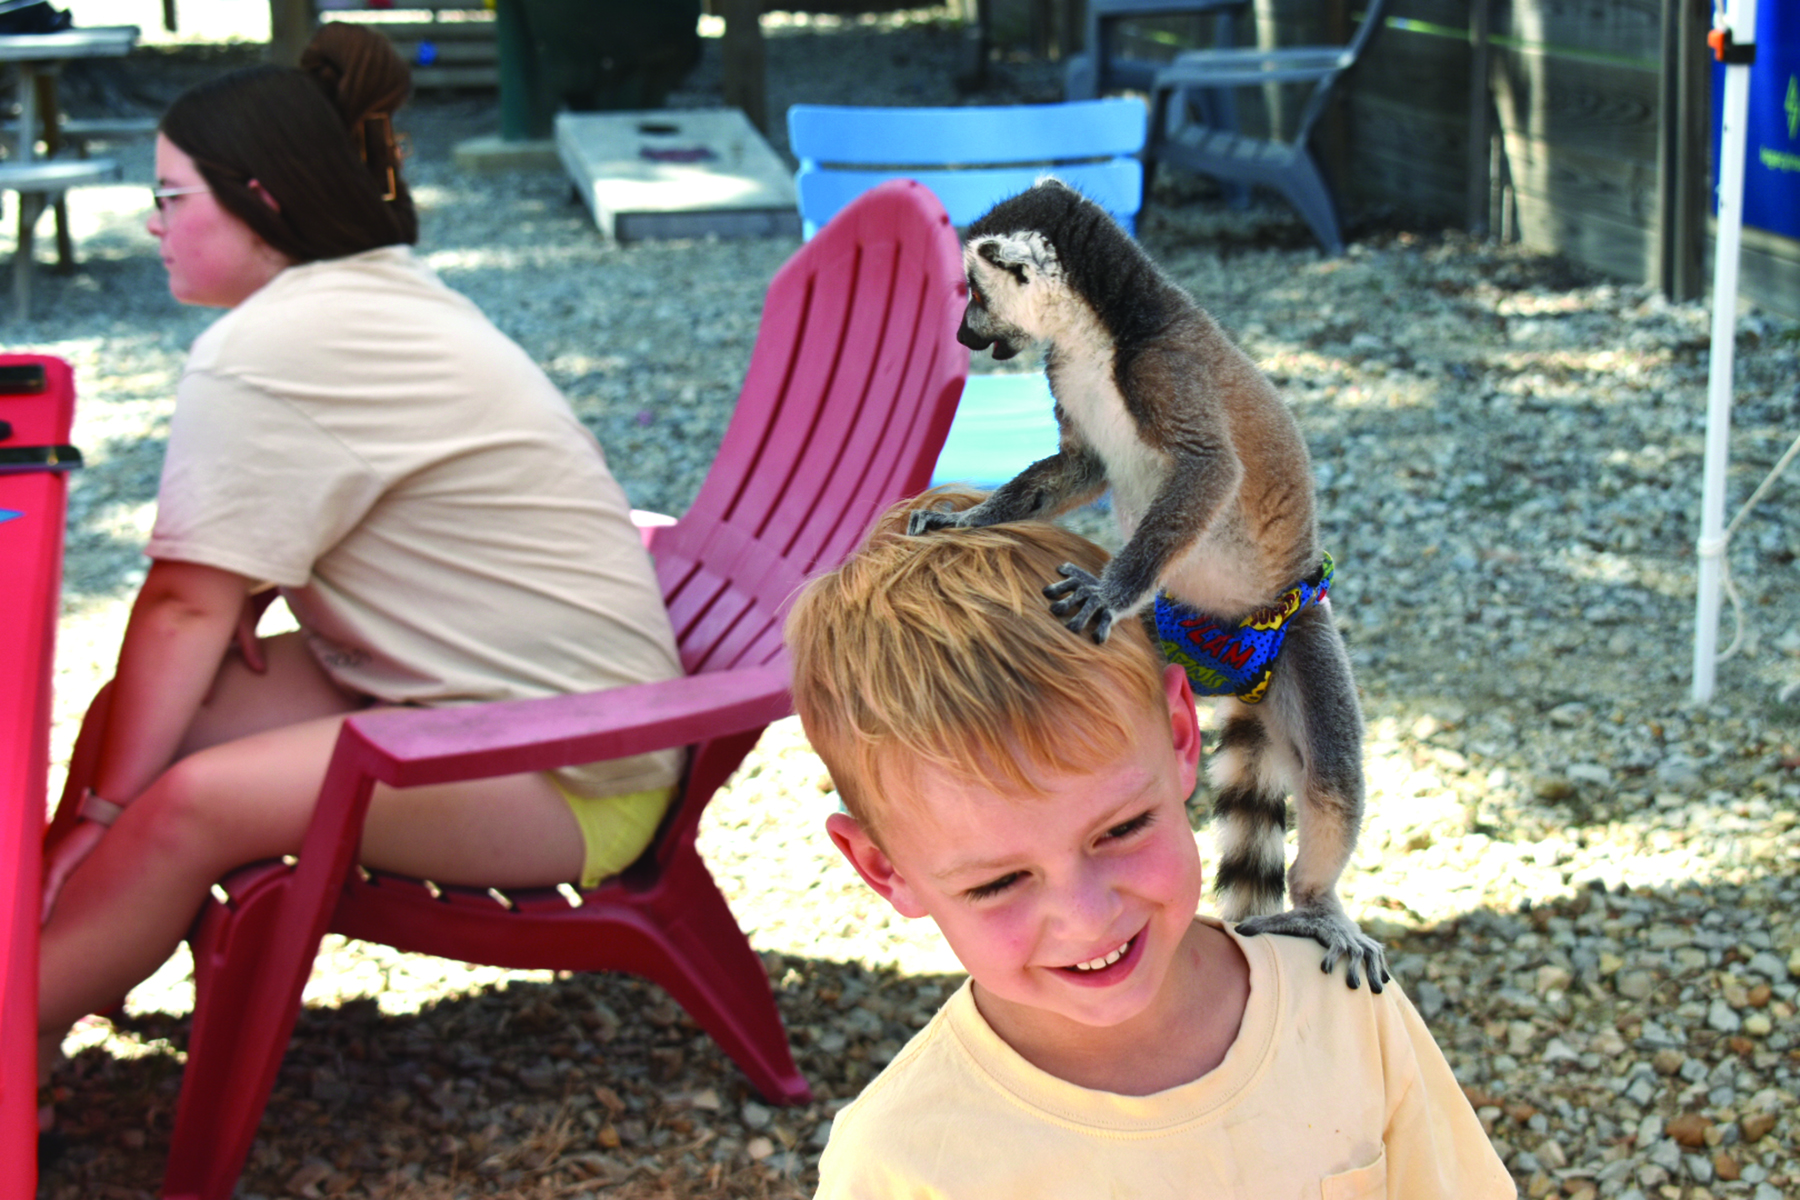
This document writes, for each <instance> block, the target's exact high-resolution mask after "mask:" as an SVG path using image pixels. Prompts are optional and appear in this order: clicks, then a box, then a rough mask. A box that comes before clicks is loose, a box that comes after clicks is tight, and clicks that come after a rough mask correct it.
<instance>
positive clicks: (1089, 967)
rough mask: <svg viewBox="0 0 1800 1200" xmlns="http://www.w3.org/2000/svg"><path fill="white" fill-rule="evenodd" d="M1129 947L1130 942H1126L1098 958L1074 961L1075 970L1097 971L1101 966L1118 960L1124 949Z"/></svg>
mask: <svg viewBox="0 0 1800 1200" xmlns="http://www.w3.org/2000/svg"><path fill="white" fill-rule="evenodd" d="M1129 949H1131V943H1130V942H1126V943H1125V944H1124V945H1123V946H1120V947H1119V948H1118V949H1117V950H1114V951H1113V952H1112V953H1111V954H1107V955H1104V956H1102V957H1100V958H1096V959H1094V960H1092V961H1091V962H1084V963H1076V964H1075V969H1076V970H1077V971H1098V970H1099V969H1100V968H1101V967H1110V966H1112V965H1113V964H1114V963H1116V962H1118V961H1119V960H1120V959H1121V958H1124V957H1125V951H1127V950H1129Z"/></svg>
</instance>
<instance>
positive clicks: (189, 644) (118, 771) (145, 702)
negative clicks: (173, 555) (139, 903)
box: [92, 559, 251, 804]
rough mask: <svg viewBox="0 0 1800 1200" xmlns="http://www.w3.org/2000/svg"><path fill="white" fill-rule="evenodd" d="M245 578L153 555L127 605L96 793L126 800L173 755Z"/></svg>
mask: <svg viewBox="0 0 1800 1200" xmlns="http://www.w3.org/2000/svg"><path fill="white" fill-rule="evenodd" d="M250 587H251V581H250V580H249V579H248V578H246V577H245V576H242V575H238V574H235V573H234V572H231V571H224V570H220V569H219V568H217V567H206V566H201V565H199V564H198V563H184V562H171V561H169V560H166V559H157V560H156V561H154V562H153V563H152V564H151V567H150V572H149V574H148V575H146V576H145V578H144V586H143V587H142V588H140V589H139V590H138V595H137V601H136V602H135V603H134V604H133V605H132V607H131V621H130V623H129V624H128V625H127V626H126V628H125V643H124V645H123V646H122V647H121V648H120V650H119V667H118V672H117V674H115V675H114V677H113V697H112V713H111V716H110V718H109V719H108V721H107V723H106V736H105V737H104V738H102V739H101V742H100V766H99V769H98V770H97V771H95V773H94V780H93V785H92V786H93V789H94V792H95V793H96V794H97V795H99V796H101V797H102V798H104V799H106V800H110V801H111V802H113V803H114V804H129V803H130V802H131V801H132V799H133V798H135V797H136V796H137V794H138V793H139V792H141V791H143V790H144V789H145V788H147V787H149V786H150V784H151V782H152V781H154V780H155V779H156V777H157V776H158V775H160V774H162V772H163V771H164V769H165V768H167V767H168V765H169V764H170V763H171V762H172V761H174V758H175V751H176V749H177V748H178V747H179V746H180V744H181V739H182V735H184V734H185V733H186V732H187V728H188V726H189V725H190V724H192V723H193V719H194V714H195V713H196V712H197V711H198V710H199V708H200V704H201V701H202V700H203V699H204V698H205V697H206V693H207V691H208V689H210V688H211V687H212V682H213V677H214V676H215V675H217V674H218V672H219V664H220V662H221V661H222V660H223V659H224V657H225V651H226V649H227V647H229V645H230V644H231V640H232V637H233V635H234V633H235V632H236V630H237V625H238V617H239V614H240V613H242V612H243V610H244V599H245V596H246V595H247V594H248V593H249V590H250Z"/></svg>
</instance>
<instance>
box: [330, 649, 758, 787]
mask: <svg viewBox="0 0 1800 1200" xmlns="http://www.w3.org/2000/svg"><path fill="white" fill-rule="evenodd" d="M792 711H793V705H792V700H791V698H790V697H789V695H788V666H787V663H786V661H785V659H784V660H783V661H781V662H779V663H776V664H774V665H770V666H763V667H746V668H738V669H733V670H727V671H712V672H707V673H705V674H701V675H690V676H684V677H682V678H679V679H668V680H663V681H660V682H657V683H645V684H638V685H635V686H631V687H620V688H608V689H606V690H604V691H597V692H583V693H580V694H578V695H573V696H549V697H544V698H542V699H534V700H507V701H499V702H496V703H491V704H471V705H463V706H459V707H454V708H432V709H418V708H395V709H383V710H382V711H380V712H372V713H362V714H359V715H357V716H353V717H351V718H349V719H348V720H346V721H345V722H344V729H343V732H342V733H340V734H339V735H338V747H337V751H336V755H335V756H334V757H340V758H341V757H344V756H346V755H347V756H349V757H350V758H351V759H352V760H353V764H350V765H353V768H354V769H355V770H356V771H357V773H358V774H359V775H362V776H365V777H368V778H372V779H375V780H379V781H380V782H382V783H386V784H388V785H389V786H391V787H417V786H420V785H422V784H429V783H447V782H452V781H455V780H461V779H485V778H489V777H491V776H495V775H513V774H518V773H520V772H524V771H545V770H553V769H555V768H557V767H567V766H575V765H577V764H580V763H589V762H600V761H603V760H606V759H614V758H629V757H631V756H632V755H636V754H647V753H649V752H651V751H653V750H667V749H671V748H673V747H677V746H687V745H691V744H693V743H695V742H699V741H703V740H705V739H708V738H713V737H718V736H721V735H723V734H730V733H742V732H744V731H746V730H750V729H755V728H757V727H759V726H762V725H767V724H769V723H771V722H773V721H778V720H780V719H781V718H783V717H785V716H787V715H789V714H790V713H791V712H792Z"/></svg>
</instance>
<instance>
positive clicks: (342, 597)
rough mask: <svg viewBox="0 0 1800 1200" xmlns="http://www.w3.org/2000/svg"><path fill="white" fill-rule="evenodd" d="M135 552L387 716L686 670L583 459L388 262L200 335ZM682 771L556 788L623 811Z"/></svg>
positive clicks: (489, 349)
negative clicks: (227, 588)
mask: <svg viewBox="0 0 1800 1200" xmlns="http://www.w3.org/2000/svg"><path fill="white" fill-rule="evenodd" d="M147 552H148V553H149V554H150V555H151V557H153V558H162V559H174V560H179V561H183V562H194V563H201V564H204V565H207V566H213V567H219V568H222V569H224V570H228V571H235V572H237V573H239V574H241V575H247V576H249V577H251V578H252V579H255V580H259V581H267V582H269V583H273V584H276V585H279V586H280V588H281V591H282V595H283V596H284V597H286V599H287V602H288V605H289V607H290V608H291V609H292V610H293V612H294V616H295V618H296V619H297V620H298V621H299V623H300V626H301V628H302V629H303V630H304V631H305V633H306V635H307V638H308V641H309V643H310V644H311V646H312V649H313V652H314V654H315V655H316V656H317V657H318V660H319V662H320V663H321V664H323V666H324V667H325V669H326V670H327V671H328V672H329V673H330V674H331V676H332V677H333V678H334V679H336V680H337V681H338V682H339V683H340V684H342V685H343V686H345V687H347V688H350V689H353V690H355V691H358V692H362V693H365V694H367V695H370V696H373V697H376V698H377V699H379V700H382V701H385V702H387V703H395V704H420V705H426V706H430V707H437V706H443V705H453V704H467V703H475V702H478V701H488V700H502V699H515V698H522V697H533V696H547V695H558V694H566V693H571V692H579V691H589V690H593V689H597V688H610V687H619V686H623V685H626V684H634V683H645V682H650V681H654V680H661V679H668V678H672V677H675V676H678V675H680V674H681V667H680V662H679V659H678V657H677V655H676V650H675V639H674V635H673V633H672V631H671V629H670V627H669V620H668V615H667V613H666V612H665V611H664V609H663V605H662V597H661V592H660V590H659V589H658V587H657V584H656V580H655V577H654V575H653V573H652V569H651V565H650V561H649V558H648V556H647V555H646V553H645V552H644V549H643V544H642V541H641V539H640V537H639V535H638V533H637V531H636V530H635V529H634V528H633V527H632V525H631V519H630V508H629V505H628V504H627V502H626V499H625V495H624V492H623V491H622V490H621V489H620V487H619V485H618V483H617V482H616V481H615V480H614V479H613V477H612V475H611V473H610V472H609V471H608V470H607V468H606V462H605V460H604V458H603V457H602V455H601V452H600V447H599V444H598V443H596V442H595V440H594V438H593V436H592V434H590V433H589V432H588V431H587V429H586V428H584V427H583V426H582V424H581V423H580V422H579V421H578V420H576V418H575V416H574V414H573V413H572V412H571V411H570V410H569V406H568V404H567V402H566V401H565V400H564V399H563V397H562V395H561V393H559V392H558V391H557V389H556V387H555V385H553V384H552V383H551V382H550V381H549V380H548V379H547V378H545V376H544V374H543V372H542V371H540V370H539V369H538V368H537V366H536V365H535V364H533V363H532V361H531V359H530V358H529V357H528V356H527V355H526V354H525V352H524V351H523V350H522V349H520V347H519V346H518V345H517V344H515V343H514V342H513V341H511V340H510V339H509V338H507V337H506V336H505V335H504V334H502V333H501V332H500V331H499V330H498V329H496V328H494V326H493V325H492V324H491V323H490V322H489V321H488V320H487V318H486V317H484V316H482V314H481V312H480V311H479V310H478V309H477V308H476V307H475V306H474V305H473V304H471V303H470V302H469V301H468V300H467V299H465V298H464V297H462V296H461V295H459V294H458V293H456V292H453V291H451V290H450V289H449V288H447V287H445V286H444V285H443V284H442V283H441V282H439V280H438V278H437V276H436V275H435V274H434V273H432V271H431V270H430V269H429V268H427V267H426V266H425V265H424V264H423V263H421V262H419V261H418V260H417V259H416V258H415V257H414V256H413V253H412V251H411V250H410V249H409V248H408V247H405V246H388V247H383V248H381V249H378V250H370V251H367V252H365V253H362V254H356V255H351V256H349V257H347V258H341V259H331V260H326V261H322V262H315V263H308V264H306V265H303V266H298V267H291V268H289V269H287V270H285V271H283V272H281V274H279V275H277V276H276V277H275V279H273V280H272V281H271V282H270V283H269V284H268V285H267V286H265V287H264V288H262V289H261V290H260V291H258V292H257V293H256V294H254V295H253V296H251V297H250V298H249V299H248V300H245V301H244V302H243V303H242V304H240V305H239V306H238V307H237V308H235V309H233V310H231V311H230V312H228V313H226V314H225V315H224V316H223V317H221V318H220V319H219V320H218V321H217V322H215V323H214V324H213V325H212V326H211V327H210V328H209V329H207V330H206V332H205V333H203V334H201V335H200V337H199V339H198V340H196V341H195V343H194V348H193V351H192V353H191V354H190V355H189V358H188V362H187V367H186V370H185V371H184V372H183V374H182V377H181V383H180V387H179V390H178V392H177V397H176V407H175V415H174V418H173V420H172V422H171V424H170V429H169V445H168V454H167V458H166V460H165V462H164V464H163V477H162V487H161V490H160V491H159V493H158V496H157V513H156V525H155V528H154V529H153V530H152V532H151V536H150V544H149V546H148V549H147ZM679 763H680V753H679V751H669V752H664V753H660V754H655V755H645V756H642V757H640V758H634V759H626V760H621V761H617V762H608V763H601V764H595V765H594V766H592V767H586V768H580V769H577V770H574V771H571V772H569V773H567V774H566V775H564V776H563V778H564V782H565V784H566V785H567V786H569V787H570V789H571V790H573V791H575V792H577V793H579V794H584V795H607V794H613V793H619V792H629V791H639V790H644V789H648V788H655V787H663V786H666V785H668V784H670V783H673V782H674V781H675V778H676V776H677V773H678V771H679Z"/></svg>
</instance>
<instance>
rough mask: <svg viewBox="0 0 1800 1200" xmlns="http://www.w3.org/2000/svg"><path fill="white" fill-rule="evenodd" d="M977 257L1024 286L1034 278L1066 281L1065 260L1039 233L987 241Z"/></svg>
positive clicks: (1031, 231)
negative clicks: (1063, 276)
mask: <svg viewBox="0 0 1800 1200" xmlns="http://www.w3.org/2000/svg"><path fill="white" fill-rule="evenodd" d="M975 253H976V254H979V255H980V256H981V257H982V258H984V259H986V260H987V261H988V262H991V263H993V264H994V265H995V266H996V267H999V268H1000V269H1001V270H1003V271H1006V272H1008V273H1009V274H1011V275H1012V277H1013V278H1014V279H1016V280H1018V281H1019V283H1020V284H1021V285H1024V284H1028V283H1030V282H1031V281H1032V280H1033V279H1034V278H1043V279H1059V278H1061V277H1062V260H1061V259H1059V258H1058V257H1057V256H1056V247H1055V246H1052V245H1051V244H1050V239H1049V238H1047V237H1045V236H1044V235H1043V234H1041V233H1039V232H1037V231H1036V230H1026V231H1024V232H1021V233H1007V234H1001V235H999V236H997V237H990V238H983V239H982V240H981V241H980V242H979V243H978V244H977V245H976V247H975Z"/></svg>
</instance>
